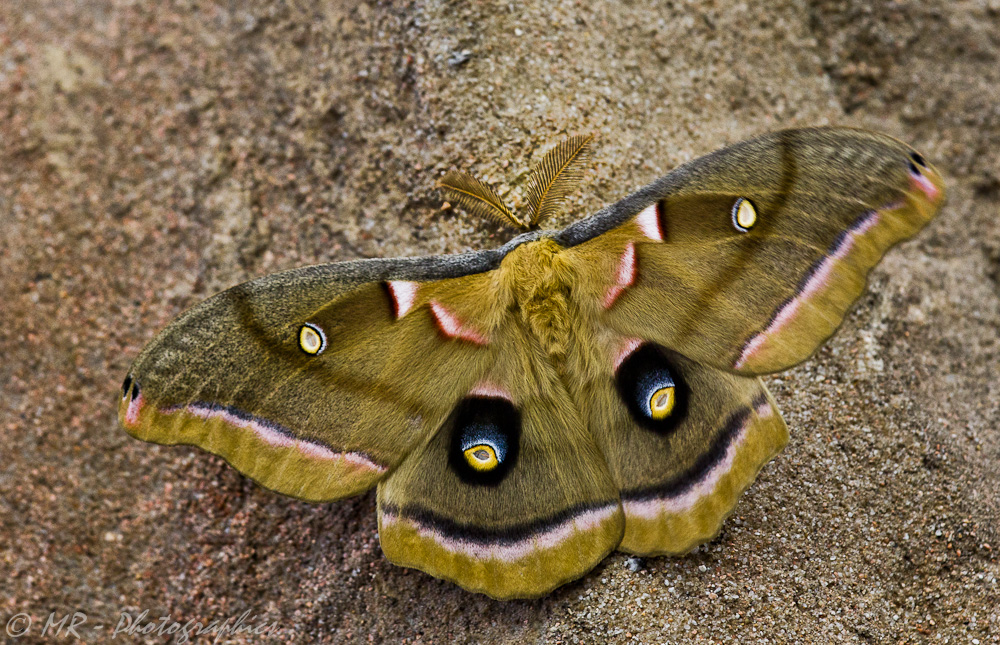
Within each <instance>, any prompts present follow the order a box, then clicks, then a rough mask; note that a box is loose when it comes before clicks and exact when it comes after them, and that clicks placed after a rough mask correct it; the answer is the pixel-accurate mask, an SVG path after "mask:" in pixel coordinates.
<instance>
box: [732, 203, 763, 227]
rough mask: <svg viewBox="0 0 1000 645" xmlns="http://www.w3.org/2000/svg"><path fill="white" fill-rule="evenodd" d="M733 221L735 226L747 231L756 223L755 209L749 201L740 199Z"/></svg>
mask: <svg viewBox="0 0 1000 645" xmlns="http://www.w3.org/2000/svg"><path fill="white" fill-rule="evenodd" d="M733 221H734V222H736V226H738V227H740V228H741V229H743V230H745V231H748V230H750V229H751V228H753V225H754V224H756V223H757V209H755V208H754V207H753V204H751V203H750V200H749V199H743V198H742V197H741V198H740V200H739V201H738V202H737V204H736V212H735V213H734V214H733Z"/></svg>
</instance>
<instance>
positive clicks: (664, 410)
mask: <svg viewBox="0 0 1000 645" xmlns="http://www.w3.org/2000/svg"><path fill="white" fill-rule="evenodd" d="M673 411H674V388H673V387H661V388H660V389H658V390H657V391H655V392H653V396H651V397H649V413H650V414H651V415H652V417H653V418H654V419H656V420H657V421H659V420H661V419H666V418H667V417H668V416H670V413H671V412H673Z"/></svg>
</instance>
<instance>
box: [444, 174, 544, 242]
mask: <svg viewBox="0 0 1000 645" xmlns="http://www.w3.org/2000/svg"><path fill="white" fill-rule="evenodd" d="M437 185H438V187H439V188H443V189H445V191H447V192H448V194H449V195H451V196H452V197H453V198H454V199H455V201H456V202H458V203H459V204H461V205H462V206H463V207H464V208H465V209H466V210H468V211H469V212H471V213H475V214H476V215H479V216H480V217H486V218H489V219H491V220H494V221H496V222H500V223H501V224H507V225H508V226H516V227H517V228H523V229H526V228H528V224H527V222H522V221H521V220H519V219H518V218H517V217H515V216H514V213H513V211H511V210H510V208H509V207H508V206H507V204H505V203H503V200H502V199H500V195H498V194H497V191H495V190H493V188H492V187H491V186H489V185H487V184H485V183H483V182H481V181H479V180H478V179H476V178H475V177H473V176H472V175H470V174H468V173H464V172H457V171H454V170H453V171H451V172H448V173H446V174H445V176H444V177H442V178H441V179H439V180H438V183H437Z"/></svg>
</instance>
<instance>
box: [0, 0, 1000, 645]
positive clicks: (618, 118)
mask: <svg viewBox="0 0 1000 645" xmlns="http://www.w3.org/2000/svg"><path fill="white" fill-rule="evenodd" d="M803 5H804V6H803ZM765 6H766V8H765ZM998 52H1000V3H998V2H997V1H996V0H980V1H956V2H950V3H937V2H929V1H928V2H917V1H912V2H910V1H906V0H901V1H897V2H886V1H879V2H875V3H869V2H865V1H863V0H844V1H840V2H835V1H832V0H828V1H824V0H817V1H813V2H805V3H795V2H783V1H775V2H771V3H758V4H757V6H755V7H748V6H747V5H746V4H736V3H728V2H707V1H703V2H682V1H675V2H669V3H662V4H660V3H655V2H647V1H643V0H634V1H631V2H627V3H624V4H619V3H615V2H606V1H603V0H597V1H594V2H568V1H565V2H556V3H552V4H548V3H535V2H532V1H531V0H529V1H527V2H523V3H522V2H518V3H509V4H499V3H498V4H493V3H466V2H438V1H435V0H428V1H426V2H412V3H400V4H380V5H364V4H357V5H356V3H354V2H341V3H337V2H323V3H319V2H315V3H311V2H308V1H305V0H303V1H297V2H285V3H278V2H274V3H264V2H254V3H249V4H244V3H236V2H232V3H209V2H197V1H193V0H189V1H178V2H169V3H166V2H165V3H152V2H131V1H128V0H121V1H105V0H82V1H81V2H74V3H69V2H61V1H59V0H50V1H44V0H26V1H23V2H3V3H0V143H2V145H0V224H2V235H0V321H2V324H0V356H2V359H0V432H2V437H3V441H2V446H0V527H2V534H0V622H3V623H5V624H6V623H7V621H8V620H9V619H10V618H11V617H13V616H15V615H16V614H18V613H19V612H26V613H27V614H28V615H30V617H31V618H32V619H33V620H34V624H33V627H32V630H33V631H31V632H30V633H29V635H28V636H27V637H25V639H24V640H22V641H19V642H34V641H36V640H41V636H40V631H39V630H40V625H41V624H42V623H43V622H44V621H45V619H46V618H47V617H48V615H49V613H50V612H56V614H57V616H60V615H62V614H63V613H66V612H73V611H76V610H79V611H82V612H85V613H86V615H87V620H88V622H87V623H86V624H84V625H82V626H80V627H79V628H78V633H79V634H80V635H81V636H82V637H84V638H85V640H87V641H89V642H101V641H104V640H106V638H107V631H108V630H109V629H111V628H112V627H113V626H114V625H115V624H116V623H117V622H118V621H119V617H120V615H121V612H131V613H132V614H137V613H138V612H140V611H142V610H148V611H149V614H148V617H150V618H152V617H158V616H170V617H171V618H172V619H173V620H177V621H180V622H183V621H186V620H189V619H192V620H202V621H206V622H207V621H209V620H213V619H217V620H224V619H225V618H227V617H238V616H239V615H240V614H241V613H242V612H244V611H248V610H249V611H250V612H251V620H252V621H253V622H254V623H255V624H257V625H260V624H263V623H274V624H276V628H275V631H274V632H273V633H272V636H273V637H274V638H275V639H276V640H277V639H280V640H282V641H288V642H308V641H317V642H327V643H339V642H406V643H431V642H449V643H451V642H454V643H523V642H545V643H576V642H582V643H605V642H609V643H636V642H641V643H661V642H662V643H688V642H713V643H714V642H718V643H729V642H744V643H790V642H805V643H828V642H837V643H840V642H843V643H925V642H926V643H992V642H1000V583H998V581H997V576H998V575H1000V565H998V560H997V552H998V550H1000V530H998V518H1000V500H998V490H1000V473H998V462H1000V407H998V406H1000V403H998V401H1000V379H998V376H1000V374H998V366H997V364H998V357H1000V341H998V329H1000V225H998V223H997V220H998V214H1000V209H998V198H1000V90H998V87H1000V62H998ZM826 123H838V124H845V125H856V126H861V127H868V128H873V129H878V130H882V131H886V132H888V133H890V134H892V135H894V136H897V137H899V138H901V139H903V140H906V141H908V142H910V143H912V144H913V145H914V146H915V147H917V148H918V149H919V150H921V151H922V152H923V153H924V154H925V155H926V156H927V157H928V158H929V159H931V160H932V161H933V162H934V163H935V164H936V165H937V167H938V168H939V169H940V170H941V171H942V172H943V173H944V174H945V176H946V178H947V182H948V188H949V190H950V199H949V202H948V204H947V205H946V207H945V209H944V211H943V212H942V214H941V216H940V217H939V218H938V219H937V220H935V221H934V222H933V223H932V224H931V225H930V226H929V227H928V228H927V230H925V231H924V232H923V233H921V234H920V235H919V236H918V238H916V239H915V240H914V241H911V242H909V243H907V244H904V245H903V246H901V247H899V248H897V249H895V250H894V251H892V252H891V253H890V255H889V256H888V257H887V259H886V260H885V262H884V263H883V264H882V265H880V267H879V268H878V269H877V270H876V271H875V273H874V276H873V280H872V283H871V289H870V291H869V292H868V294H867V295H866V296H865V297H864V298H863V299H862V301H861V302H860V304H859V306H858V307H857V309H856V310H855V311H854V313H853V314H852V315H851V316H850V318H849V319H848V320H847V322H846V324H845V325H844V328H843V329H841V331H840V332H839V334H838V335H837V336H836V338H835V339H834V340H833V341H832V342H831V343H829V344H828V345H827V346H826V347H825V348H824V349H823V350H821V351H820V352H819V354H818V355H817V356H816V357H815V358H814V359H813V360H812V361H810V362H808V363H807V364H805V365H803V366H801V367H799V368H797V369H794V370H792V371H790V372H788V373H785V374H783V375H781V376H778V377H776V378H773V379H771V380H770V385H771V387H772V389H773V391H774V392H775V395H776V397H777V398H778V401H779V403H780V405H781V407H782V409H783V411H784V414H785V418H786V420H787V421H788V424H789V427H790V429H791V434H792V438H791V442H790V444H789V446H788V448H787V450H786V451H785V452H784V453H783V454H782V455H781V456H780V457H779V458H778V459H777V460H776V461H775V462H774V463H772V464H771V465H770V466H768V467H767V468H766V469H765V470H764V472H763V473H762V475H761V477H760V479H759V480H758V481H757V483H756V484H755V485H754V486H753V487H752V488H751V489H750V491H749V492H748V493H747V494H746V495H745V496H744V497H743V499H742V500H741V502H740V504H739V506H738V507H737V510H736V513H735V514H734V515H733V516H732V517H731V518H730V520H729V521H728V522H727V523H726V526H725V528H724V530H723V532H722V534H721V535H720V536H719V537H718V538H717V539H716V540H714V541H713V542H712V543H711V544H709V545H707V546H706V547H702V548H701V549H699V550H697V551H696V552H695V553H692V554H689V555H688V556H685V557H682V558H650V559H647V560H644V561H639V562H633V563H630V562H629V561H628V560H627V558H625V557H624V556H621V555H616V556H613V557H610V558H608V559H607V560H606V561H605V562H604V563H603V564H602V565H600V566H598V567H597V568H596V569H595V570H594V571H593V572H592V573H591V574H590V575H588V576H586V577H584V578H583V579H581V580H579V581H577V582H575V583H572V584H569V585H567V586H565V587H563V588H561V589H559V590H557V591H556V592H555V593H553V594H551V595H550V596H548V597H546V598H544V599H541V600H537V601H531V602H510V603H500V602H494V601H491V600H489V599H486V598H484V597H482V596H475V595H471V594H468V593H466V592H464V591H462V590H460V589H458V588H456V587H454V586H453V585H451V584H449V583H445V582H441V581H438V580H435V579H433V578H430V577H428V576H426V575H424V574H422V573H420V572H416V571H409V570H404V569H400V568H395V567H393V566H391V565H389V564H388V563H387V562H386V561H385V559H384V558H383V557H382V555H381V553H380V550H379V547H378V542H377V537H376V525H375V513H374V495H373V494H369V495H365V496H362V497H360V498H357V499H352V500H348V501H345V502H340V503H333V504H324V505H309V504H305V503H301V502H297V501H294V500H289V499H285V498H282V497H280V496H277V495H275V494H272V493H269V492H267V491H264V490H261V489H260V488H258V487H257V486H255V485H254V484H252V483H251V482H249V481H247V480H245V479H243V478H242V477H241V476H240V475H239V474H237V473H236V472H235V471H233V470H232V469H230V468H228V467H227V466H226V465H225V464H224V463H223V462H222V461H221V460H220V459H217V458H214V457H212V456H210V455H207V454H205V453H202V452H200V451H198V450H195V449H190V448H163V447H157V446H152V445H146V444H143V443H140V442H138V441H135V440H133V439H131V438H129V437H128V436H127V435H125V434H124V433H123V432H122V431H120V430H119V429H118V428H117V427H116V421H115V408H116V398H117V394H116V393H117V390H118V387H119V384H120V383H121V380H122V378H123V376H124V374H125V370H126V369H127V367H128V365H129V363H130V362H131V360H132V359H133V358H134V357H135V355H136V353H137V352H138V351H139V349H140V348H141V347H142V346H143V345H144V344H145V343H146V342H147V341H148V340H150V339H151V338H152V337H153V335H154V334H155V333H156V331H157V330H158V329H160V328H161V327H162V326H163V325H165V324H166V323H167V322H168V321H169V320H170V319H171V318H172V317H173V316H174V315H176V314H177V313H179V312H180V311H182V310H183V309H185V308H186V307H188V306H190V305H192V304H194V303H195V302H197V301H198V300H200V299H202V298H203V297H206V296H208V295H210V294H211V293H213V292H215V291H216V290H219V289H222V288H224V287H226V286H229V285H232V284H234V283H236V282H239V281H242V280H245V279H248V278H251V277H254V276H259V275H263V274H266V273H269V272H272V271H276V270H279V269H284V268H290V267H296V266H300V265H304V264H312V263H318V262H326V261H333V260H345V259H351V258H358V257H372V256H396V255H414V254H427V253H439V252H457V251H463V250H467V249H475V248H482V247H484V246H488V245H498V244H499V243H501V242H502V241H504V240H506V239H508V238H509V237H511V233H510V232H508V231H505V230H500V229H498V228H497V227H495V226H493V225H489V224H487V223H484V222H480V221H474V220H472V219H471V218H469V217H467V216H466V215H465V214H464V213H460V212H456V211H453V210H450V209H445V210H442V209H441V198H440V196H439V195H438V194H437V193H436V191H435V190H434V189H433V184H434V181H435V179H436V178H437V177H439V176H440V175H441V174H442V172H444V171H445V170H447V169H449V168H460V169H463V170H468V171H472V172H474V173H476V174H477V175H479V176H481V177H484V178H486V179H488V180H490V181H492V182H495V183H496V184H497V185H498V186H499V188H500V190H501V192H502V193H503V194H505V195H506V196H507V198H508V200H510V201H512V202H515V203H516V202H518V201H519V200H521V199H522V197H523V193H522V191H523V188H524V178H525V172H526V170H527V168H528V167H529V166H530V165H531V164H532V163H533V162H535V161H537V160H538V158H539V156H540V154H542V153H544V152H545V150H547V147H549V146H551V145H553V144H554V143H556V142H558V141H559V140H560V139H561V138H562V137H563V136H565V134H567V133H579V132H597V133H599V135H600V139H599V141H598V143H597V145H596V148H595V154H594V158H595V163H594V166H593V168H592V170H590V171H589V172H588V176H587V180H586V182H585V187H584V188H582V189H581V190H580V191H578V193H577V194H576V196H575V197H574V198H573V199H572V200H571V202H570V204H569V208H568V209H566V212H565V213H564V214H563V215H562V216H561V217H560V219H559V220H558V221H555V222H552V226H553V227H556V226H563V225H565V224H567V223H569V222H571V221H573V220H574V219H576V218H578V217H581V216H583V215H586V214H588V213H591V212H593V211H595V210H596V209H598V208H599V207H600V206H601V205H603V204H606V203H608V202H611V201H613V200H615V199H617V198H619V197H621V196H622V195H624V194H626V193H627V192H629V191H631V190H632V189H634V188H636V187H638V186H640V185H642V184H645V183H647V182H649V181H651V180H652V179H654V178H655V177H657V176H658V175H659V174H661V173H663V172H666V171H668V170H669V169H671V168H673V167H674V166H676V165H677V164H679V163H681V162H683V161H685V160H688V159H691V158H693V157H695V156H697V155H700V154H703V153H706V152H709V151H711V150H713V149H715V148H717V147H720V146H722V145H724V144H726V143H729V142H733V141H736V140H739V139H743V138H746V137H749V136H752V135H755V134H758V133H761V132H764V131H768V130H773V129H778V128H782V127H789V126H797V125H810V124H826ZM633 569H636V570H633ZM97 624H105V628H104V631H101V630H98V629H96V625H97ZM15 627H16V626H15ZM0 638H6V636H0ZM136 638H137V639H138V637H136ZM147 638H148V640H149V641H150V642H164V641H165V640H168V639H166V638H164V637H156V636H152V635H151V636H148V637H147ZM53 640H54V639H52V638H51V635H50V638H49V640H48V641H46V642H52V641H53ZM203 640H205V639H203ZM233 640H234V641H236V642H244V641H246V642H251V641H252V640H253V638H252V637H251V636H249V635H246V634H244V635H241V636H237V637H233ZM206 642H207V641H206Z"/></svg>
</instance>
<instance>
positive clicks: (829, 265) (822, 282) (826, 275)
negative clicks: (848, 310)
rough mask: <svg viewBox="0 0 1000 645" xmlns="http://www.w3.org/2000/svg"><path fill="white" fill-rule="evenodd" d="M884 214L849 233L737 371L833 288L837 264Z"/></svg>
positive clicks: (738, 363)
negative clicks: (825, 290)
mask: <svg viewBox="0 0 1000 645" xmlns="http://www.w3.org/2000/svg"><path fill="white" fill-rule="evenodd" d="M895 208H898V204H893V205H891V206H887V207H886V208H884V209H882V210H893V209H895ZM880 212H881V211H872V212H871V213H869V214H868V216H867V217H865V218H864V219H863V220H861V222H859V223H858V224H857V225H856V226H855V227H854V228H852V229H849V230H848V231H847V233H846V234H845V236H844V239H843V240H841V242H840V244H838V245H837V248H836V250H834V252H833V253H831V254H830V255H828V256H826V257H825V258H824V259H823V260H822V262H820V264H819V265H818V266H817V267H816V269H815V270H814V271H813V273H812V275H811V276H810V277H809V280H807V281H806V284H805V286H803V287H802V290H801V291H799V293H798V294H797V295H796V296H795V297H794V298H792V299H791V300H789V301H788V302H787V303H786V304H785V306H783V307H782V308H781V309H780V310H779V311H778V313H777V315H775V317H774V319H773V320H772V321H771V324H770V325H768V327H767V329H765V330H764V331H762V332H760V333H759V334H757V335H756V336H754V337H753V338H752V339H751V340H750V342H748V343H747V344H746V347H744V348H743V352H742V353H741V354H740V357H739V358H738V359H737V360H736V362H735V363H734V364H733V367H735V368H736V369H740V368H741V367H743V366H744V365H745V364H746V362H747V361H748V360H749V359H750V358H751V357H752V356H753V355H754V354H756V353H757V352H758V351H760V349H761V348H762V347H763V346H764V345H766V344H767V341H768V340H770V338H771V337H773V336H775V335H776V334H778V333H779V332H780V331H781V330H782V329H783V328H784V327H785V326H786V325H788V323H790V322H791V321H792V320H794V319H795V317H796V316H798V315H799V310H800V309H801V308H802V307H803V306H804V305H805V304H806V303H807V302H808V301H809V299H810V298H812V297H813V296H815V295H816V294H817V293H818V292H819V291H820V290H821V289H823V288H825V287H826V286H827V285H828V284H829V282H830V278H831V275H832V274H833V272H834V269H835V268H836V264H837V262H840V261H841V260H843V259H844V258H846V257H847V255H848V254H849V253H850V252H851V250H853V248H854V245H855V243H856V242H857V241H858V239H860V238H861V237H862V236H863V235H864V234H865V233H867V232H868V231H869V230H871V228H872V227H873V226H875V224H877V223H878V220H879V213H880Z"/></svg>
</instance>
